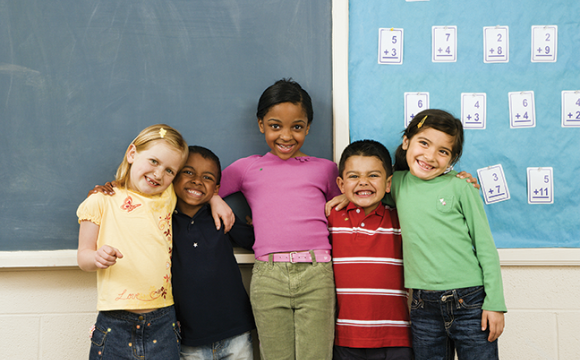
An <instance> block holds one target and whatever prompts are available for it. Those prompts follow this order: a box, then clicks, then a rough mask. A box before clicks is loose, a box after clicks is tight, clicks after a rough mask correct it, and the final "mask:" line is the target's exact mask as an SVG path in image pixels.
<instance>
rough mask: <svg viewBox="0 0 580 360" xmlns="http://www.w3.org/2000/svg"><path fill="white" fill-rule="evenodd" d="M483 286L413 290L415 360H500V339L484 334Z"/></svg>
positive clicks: (412, 316)
mask: <svg viewBox="0 0 580 360" xmlns="http://www.w3.org/2000/svg"><path fill="white" fill-rule="evenodd" d="M484 298H485V291H484V289H483V286H475V287H469V288H463V289H454V290H447V291H426V290H417V289H413V302H412V303H411V330H412V332H413V351H414V352H415V359H416V360H424V359H429V360H453V359H454V354H455V351H457V357H458V358H459V360H467V359H468V360H493V359H499V355H498V347H497V340H495V341H493V342H489V341H487V337H488V336H489V330H486V331H481V314H482V309H481V305H482V304H483V299H484Z"/></svg>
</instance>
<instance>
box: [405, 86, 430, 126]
mask: <svg viewBox="0 0 580 360" xmlns="http://www.w3.org/2000/svg"><path fill="white" fill-rule="evenodd" d="M425 109H429V93H428V92H406V93H405V127H407V126H409V123H410V122H411V121H413V118H414V117H415V115H417V113H419V112H421V111H423V110H425Z"/></svg>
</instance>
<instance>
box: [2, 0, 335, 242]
mask: <svg viewBox="0 0 580 360" xmlns="http://www.w3.org/2000/svg"><path fill="white" fill-rule="evenodd" d="M0 49H2V51H0V118H1V121H0V124H1V127H0V154H1V156H0V169H1V172H0V179H1V182H2V186H0V199H1V205H0V251H11V250H53V249H74V248H76V247H77V236H78V224H77V218H76V209H77V207H78V205H79V204H80V202H82V201H83V199H84V198H85V197H86V194H87V192H88V191H89V190H90V189H91V188H92V187H93V186H94V185H95V184H102V183H104V182H105V181H108V180H111V179H113V177H114V173H115V170H116V168H117V166H118V164H119V163H120V161H121V159H122V157H123V154H124V152H125V149H126V148H127V146H128V144H129V143H130V142H131V140H132V139H133V138H134V137H135V136H136V135H137V134H138V133H139V131H140V130H141V129H143V128H145V127H146V126H148V125H152V124H156V123H167V124H169V125H171V126H173V127H175V128H177V129H178V130H180V131H181V132H182V134H183V135H184V137H185V138H186V140H187V141H188V143H189V144H197V145H202V146H206V147H208V148H210V149H212V150H213V151H214V152H215V153H216V154H217V155H218V156H219V157H220V159H221V161H222V166H223V167H225V166H227V165H229V164H230V163H232V162H233V161H235V160H236V159H238V158H240V157H244V156H249V155H252V154H263V153H266V152H267V151H269V148H268V147H267V145H266V143H265V141H264V138H263V135H262V134H260V132H259V130H258V126H257V122H256V118H255V111H256V110H255V109H256V105H257V101H258V98H259V96H260V94H261V93H262V91H263V90H264V89H265V88H266V87H268V86H269V85H271V84H273V83H274V81H276V80H278V79H280V78H283V77H286V78H288V77H292V78H293V79H294V80H296V81H298V82H299V83H300V84H301V85H302V86H303V87H304V88H305V89H306V90H307V91H308V92H309V93H310V95H311V96H312V98H313V106H314V122H313V124H312V127H311V131H310V134H309V136H308V138H307V141H306V144H305V145H304V147H303V151H304V152H305V153H306V154H308V155H312V156H318V157H323V158H328V159H331V158H332V114H331V96H332V94H331V1H330V0H325V1H302V2H295V1H283V0H280V1H267V2H265V1H262V0H229V1H216V0H195V1H190V0H180V1H179V0H178V1H176V0H169V1H167V0H163V1H162V0H138V1H137V0H103V1H88V0H59V1H33V0H19V1H0ZM240 206H242V205H240Z"/></svg>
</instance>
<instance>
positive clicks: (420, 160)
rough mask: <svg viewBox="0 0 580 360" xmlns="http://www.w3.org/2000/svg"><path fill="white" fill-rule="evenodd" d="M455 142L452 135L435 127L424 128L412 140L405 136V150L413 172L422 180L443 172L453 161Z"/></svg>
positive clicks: (432, 177)
mask: <svg viewBox="0 0 580 360" xmlns="http://www.w3.org/2000/svg"><path fill="white" fill-rule="evenodd" d="M453 142H454V138H453V137H452V136H450V135H448V134H446V133H444V132H442V131H439V130H435V129H433V128H426V129H425V130H422V131H421V132H419V133H417V134H416V135H415V136H413V137H412V138H411V139H410V140H409V139H408V138H407V137H406V136H405V137H403V150H407V155H406V158H407V164H408V165H409V170H410V171H411V174H413V175H415V176H416V177H418V178H419V179H422V180H431V179H434V178H436V177H437V176H439V175H441V174H443V173H444V172H445V170H447V168H448V167H449V166H450V165H451V163H452V161H453V155H452V149H453Z"/></svg>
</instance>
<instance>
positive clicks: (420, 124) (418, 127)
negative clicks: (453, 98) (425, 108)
mask: <svg viewBox="0 0 580 360" xmlns="http://www.w3.org/2000/svg"><path fill="white" fill-rule="evenodd" d="M427 116H429V115H425V117H424V118H423V120H421V122H420V123H419V124H418V125H417V129H420V128H421V126H423V123H424V122H425V119H427Z"/></svg>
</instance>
